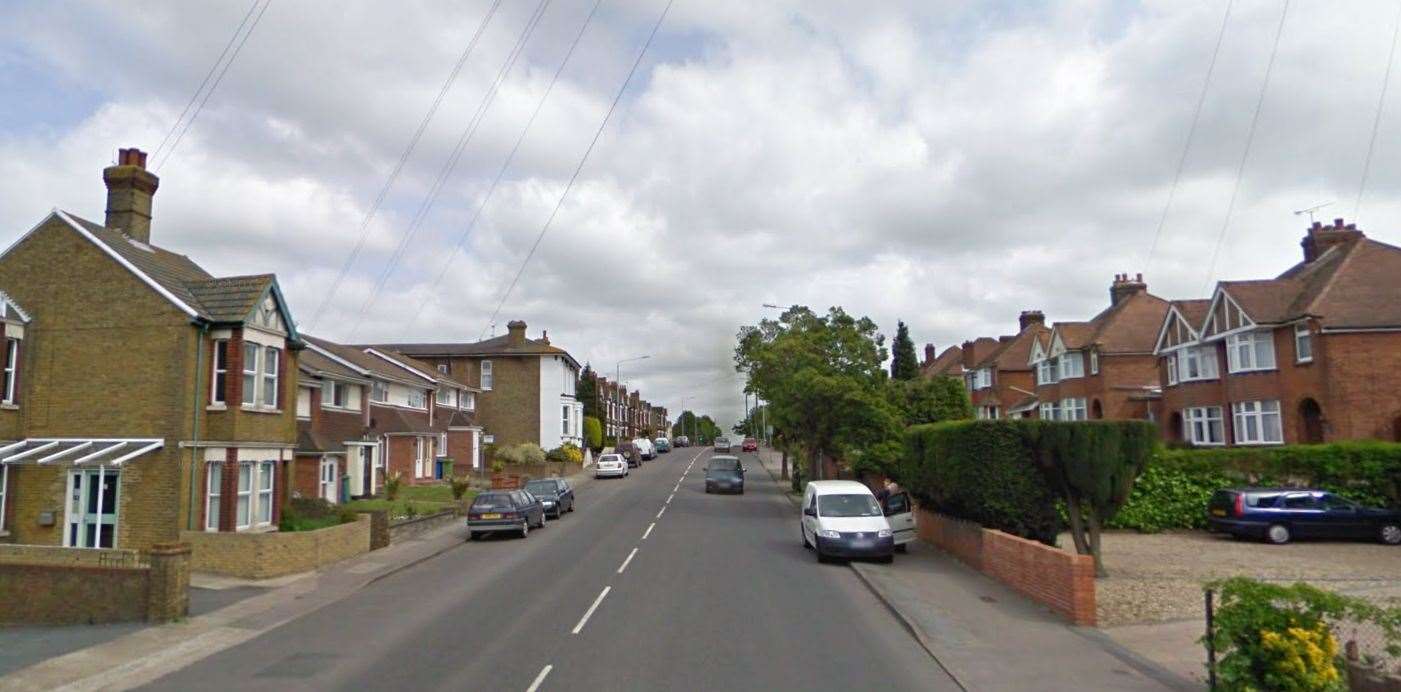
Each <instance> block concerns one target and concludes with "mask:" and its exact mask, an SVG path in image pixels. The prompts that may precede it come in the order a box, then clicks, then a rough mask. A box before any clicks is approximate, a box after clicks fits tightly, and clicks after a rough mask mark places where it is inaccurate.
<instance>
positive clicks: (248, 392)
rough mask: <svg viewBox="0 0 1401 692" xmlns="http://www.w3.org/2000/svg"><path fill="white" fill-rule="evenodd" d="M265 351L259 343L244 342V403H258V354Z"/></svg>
mask: <svg viewBox="0 0 1401 692" xmlns="http://www.w3.org/2000/svg"><path fill="white" fill-rule="evenodd" d="M262 352H263V349H261V348H259V347H258V345H257V344H250V343H245V344H243V405H244V406H253V405H256V404H257V403H258V356H259V354H261V353H262Z"/></svg>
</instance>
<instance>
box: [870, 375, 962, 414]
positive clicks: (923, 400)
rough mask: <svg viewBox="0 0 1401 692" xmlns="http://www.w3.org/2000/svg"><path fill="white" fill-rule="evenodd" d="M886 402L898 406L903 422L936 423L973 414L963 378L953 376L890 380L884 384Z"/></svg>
mask: <svg viewBox="0 0 1401 692" xmlns="http://www.w3.org/2000/svg"><path fill="white" fill-rule="evenodd" d="M886 394H887V395H888V398H889V399H890V403H891V404H892V405H894V406H895V408H897V409H899V411H900V415H901V417H902V418H903V419H904V422H905V425H922V424H924V423H939V422H942V421H946V420H962V419H965V418H972V417H973V403H972V402H971V401H969V399H968V390H967V389H966V388H964V386H963V381H962V380H959V379H958V378H955V377H947V376H940V377H921V378H917V379H913V380H898V379H897V380H891V381H890V382H889V383H888V386H887V387H886Z"/></svg>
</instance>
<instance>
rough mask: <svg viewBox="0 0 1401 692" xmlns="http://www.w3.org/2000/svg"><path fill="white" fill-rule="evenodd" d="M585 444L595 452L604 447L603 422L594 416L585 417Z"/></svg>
mask: <svg viewBox="0 0 1401 692" xmlns="http://www.w3.org/2000/svg"><path fill="white" fill-rule="evenodd" d="M584 446H586V447H588V448H589V449H592V450H593V451H594V452H595V453H597V452H598V451H599V450H600V449H603V423H602V422H601V421H599V420H598V419H597V418H594V417H593V416H587V417H585V418H584Z"/></svg>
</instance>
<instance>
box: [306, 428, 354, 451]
mask: <svg viewBox="0 0 1401 692" xmlns="http://www.w3.org/2000/svg"><path fill="white" fill-rule="evenodd" d="M296 451H298V452H321V453H328V452H344V451H345V443H343V442H337V441H336V440H334V439H331V437H329V436H327V435H323V434H321V433H320V432H317V431H315V430H313V429H312V426H310V425H298V426H297V450H296Z"/></svg>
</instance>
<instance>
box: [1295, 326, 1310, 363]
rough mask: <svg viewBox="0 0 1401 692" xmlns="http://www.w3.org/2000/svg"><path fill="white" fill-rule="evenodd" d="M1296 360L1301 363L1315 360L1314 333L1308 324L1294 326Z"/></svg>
mask: <svg viewBox="0 0 1401 692" xmlns="http://www.w3.org/2000/svg"><path fill="white" fill-rule="evenodd" d="M1294 360H1295V362H1299V363H1307V362H1310V361H1312V360H1313V334H1312V333H1310V332H1309V326H1308V325H1307V324H1299V325H1295V326H1294Z"/></svg>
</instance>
